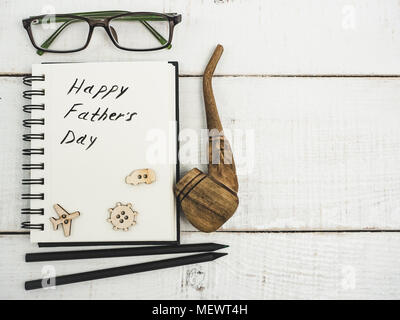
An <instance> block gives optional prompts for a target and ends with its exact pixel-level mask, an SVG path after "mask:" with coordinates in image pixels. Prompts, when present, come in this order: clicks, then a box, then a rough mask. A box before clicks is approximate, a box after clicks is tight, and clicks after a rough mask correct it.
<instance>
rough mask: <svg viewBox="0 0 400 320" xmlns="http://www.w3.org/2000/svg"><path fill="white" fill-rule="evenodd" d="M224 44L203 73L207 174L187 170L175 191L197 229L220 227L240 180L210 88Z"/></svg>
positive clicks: (231, 207)
mask: <svg viewBox="0 0 400 320" xmlns="http://www.w3.org/2000/svg"><path fill="white" fill-rule="evenodd" d="M223 50H224V48H223V47H222V46H221V45H217V47H216V48H215V51H214V53H213V55H212V57H211V59H210V61H209V62H208V65H207V67H206V69H205V71H204V75H203V94H204V105H205V110H206V117H207V128H208V130H209V144H208V156H209V158H208V159H209V160H208V161H209V164H208V174H205V173H203V172H201V171H200V170H199V169H196V168H194V169H192V170H190V171H189V172H188V173H187V174H186V175H185V176H183V177H182V179H180V180H179V182H178V183H177V184H176V188H175V195H176V196H177V198H178V201H180V204H181V208H182V210H183V212H184V213H185V215H186V217H187V219H188V220H189V221H190V222H191V223H192V224H193V225H194V226H195V227H196V228H197V229H199V230H200V231H204V232H213V231H215V230H217V229H218V228H219V227H221V226H222V225H223V224H224V223H225V222H226V221H227V220H228V219H229V218H230V217H231V216H232V215H233V214H234V213H235V211H236V209H237V207H238V205H239V198H238V196H237V192H238V189H239V184H238V180H237V176H236V168H235V162H234V160H233V155H232V150H231V147H230V145H229V142H228V140H227V139H225V137H224V133H223V128H222V124H221V121H220V119H219V115H218V110H217V105H216V103H215V98H214V94H213V89H212V83H211V82H212V76H213V74H214V70H215V67H216V66H217V63H218V61H219V58H220V57H221V55H222V52H223Z"/></svg>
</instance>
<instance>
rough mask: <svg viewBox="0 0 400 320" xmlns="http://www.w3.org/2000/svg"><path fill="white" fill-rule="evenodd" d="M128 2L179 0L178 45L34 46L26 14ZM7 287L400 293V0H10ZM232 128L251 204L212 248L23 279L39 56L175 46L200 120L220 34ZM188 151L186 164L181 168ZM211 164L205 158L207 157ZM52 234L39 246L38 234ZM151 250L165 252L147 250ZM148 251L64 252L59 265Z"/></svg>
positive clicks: (6, 39) (206, 237)
mask: <svg viewBox="0 0 400 320" xmlns="http://www.w3.org/2000/svg"><path fill="white" fill-rule="evenodd" d="M54 9H55V10H56V12H58V13H68V12H79V11H95V10H106V9H125V10H131V11H142V10H144V11H156V12H179V13H181V14H182V16H183V22H182V24H180V25H178V26H177V28H176V29H175V34H174V41H173V49H172V50H165V51H162V52H152V53H132V52H124V51H121V50H118V49H116V48H115V47H114V46H113V45H112V44H111V42H110V41H109V39H108V38H107V36H106V35H105V34H104V32H103V31H102V30H96V31H95V34H94V36H93V39H92V42H91V44H90V46H89V48H87V49H86V50H85V51H82V52H79V53H75V54H67V55H61V54H58V55H57V54H46V55H44V56H43V57H39V56H37V55H36V54H35V51H34V50H33V48H32V46H31V44H30V42H29V40H28V38H27V35H26V32H25V30H24V29H23V28H22V24H21V19H22V18H25V17H28V16H29V15H35V14H41V13H46V12H51V11H52V10H54ZM0 18H1V21H2V24H1V26H0V41H1V43H2V44H1V47H0V98H1V100H0V110H1V125H0V233H1V235H0V298H3V299H4V298H23V299H39V298H44V299H47V298H51V299H72V298H89V299H95V298H104V299H128V298H129V299H144V298H146V299H157V298H159V299H188V298H190V299H222V298H228V299H229V298H238V299H245V298H255V299H280V298H284V299H286V298H296V299H303V298H314V299H320V298H334V299H338V298H344V299H347V298H385V299H386V298H400V126H399V124H400V4H399V2H398V1H395V0H358V1H342V0H330V1H320V0H298V1H282V0H247V1H244V0H221V1H218V0H215V1H214V0H205V1H197V0H186V1H183V0H181V1H178V0H171V1H167V0H165V1H161V0H157V1H151V2H149V1H145V0H142V1H127V0H126V1H124V0H113V1H107V2H99V1H78V0H71V1H68V2H65V1H64V2H62V1H53V0H39V1H22V0H15V1H6V0H0ZM217 43H221V44H223V45H224V47H225V52H224V55H223V57H222V59H221V61H220V64H219V65H218V68H217V74H218V75H219V76H218V77H216V78H215V79H214V88H215V95H216V98H217V101H218V106H219V108H220V113H221V116H222V121H223V124H224V126H225V128H226V129H241V130H249V129H253V130H254V133H255V148H256V149H255V152H254V153H253V156H252V157H250V158H244V159H241V160H239V159H237V161H238V162H239V165H238V166H239V167H240V177H239V179H240V181H239V183H240V200H241V204H240V207H239V209H238V211H237V213H236V214H235V216H234V217H233V218H232V219H231V220H230V221H229V222H228V223H227V224H226V225H224V227H223V228H222V229H221V230H220V231H218V232H216V233H212V234H203V233H200V232H197V231H195V229H194V228H193V227H191V226H190V225H189V223H188V222H187V221H185V219H184V218H182V242H183V243H189V242H208V241H210V242H220V243H226V244H229V245H230V248H229V249H228V250H227V251H228V252H229V255H228V256H227V257H224V258H222V259H219V260H218V261H216V262H214V263H208V264H200V265H194V266H186V267H181V268H177V269H171V270H162V271H158V272H152V273H147V274H137V275H129V276H124V277H119V278H113V279H105V280H99V281H94V282H87V283H81V284H76V285H70V286H64V287H59V288H57V289H55V290H37V291H34V292H25V291H24V289H23V282H24V281H25V280H27V279H34V278H39V277H40V276H41V272H42V270H43V269H42V268H43V267H46V265H45V264H40V263H39V264H26V263H25V262H24V261H23V258H24V254H25V253H26V252H28V251H38V250H39V249H38V248H36V247H35V246H33V245H31V244H30V243H29V239H28V235H26V234H23V233H21V229H20V228H19V225H20V223H21V221H22V219H23V218H22V217H21V216H20V213H19V211H20V208H21V207H22V206H24V205H26V204H25V203H24V202H23V201H21V200H20V194H21V192H22V191H23V188H22V186H21V185H20V180H21V176H22V172H21V170H20V167H21V163H22V156H21V149H22V147H23V144H22V141H21V134H22V132H23V129H22V126H21V121H22V119H23V117H24V114H23V112H22V110H21V106H22V104H23V102H24V101H23V98H22V96H21V93H22V91H23V89H24V87H23V85H22V76H23V75H24V74H26V73H29V72H30V66H31V64H32V63H38V62H43V61H125V60H145V59H146V60H156V59H157V60H166V59H173V60H178V61H179V62H180V74H181V78H180V86H181V87H180V92H181V96H180V100H181V129H183V128H185V127H188V128H204V127H205V119H204V111H203V102H202V94H201V78H200V77H199V76H200V75H201V73H202V70H203V69H204V66H205V64H206V62H207V60H208V58H209V56H210V54H211V53H212V51H213V49H214V47H215V45H216V44H217ZM190 167H191V166H188V165H187V166H186V165H185V166H183V167H182V171H183V172H186V171H187V170H189V169H190ZM201 169H204V167H201ZM42 250H43V249H42ZM151 259H154V257H151ZM146 260H148V258H145V257H143V258H115V259H109V260H104V261H103V260H91V261H71V262H68V263H65V262H59V263H54V264H52V266H54V267H55V268H56V271H57V273H58V274H63V273H72V272H78V271H82V270H92V269H98V268H101V267H110V266H117V265H124V264H130V263H135V262H137V261H146Z"/></svg>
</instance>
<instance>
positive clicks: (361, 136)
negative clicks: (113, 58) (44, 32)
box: [0, 77, 400, 231]
mask: <svg viewBox="0 0 400 320" xmlns="http://www.w3.org/2000/svg"><path fill="white" fill-rule="evenodd" d="M21 80H22V79H21V78H10V77H0V97H1V98H2V99H1V100H0V108H1V110H3V111H4V112H3V114H2V126H0V132H1V137H2V138H1V139H0V150H2V151H3V152H1V153H0V167H1V170H0V181H6V183H2V184H1V186H0V188H1V193H0V210H1V212H2V214H1V215H0V231H17V230H19V225H20V222H21V217H20V216H21V215H20V213H19V210H20V208H21V207H22V206H24V205H27V204H26V203H23V202H21V200H19V196H20V193H21V192H22V191H23V190H22V188H23V187H22V186H21V185H20V179H21V177H22V173H21V169H20V168H21V164H22V155H21V152H20V150H21V148H22V147H23V143H22V139H21V134H22V131H23V130H22V126H21V122H22V119H23V117H24V113H23V112H22V110H21V106H22V104H23V103H24V101H23V98H22V96H21V92H22V90H23V89H24V86H23V85H22V81H21ZM213 85H214V91H215V95H216V97H217V103H218V106H219V112H220V115H221V121H222V123H223V126H224V128H225V131H226V134H227V135H229V131H231V134H230V135H232V137H229V141H231V144H232V148H233V150H234V156H235V161H236V166H237V170H238V176H239V185H240V186H241V187H240V190H239V199H240V206H239V208H238V210H237V212H236V214H235V215H234V216H233V217H232V218H231V219H230V220H229V221H228V222H227V223H226V224H225V225H224V227H223V228H224V229H225V230H349V229H352V230H357V229H364V230H368V229H391V230H399V229H400V147H399V146H400V126H399V119H400V109H399V107H398V101H400V79H393V78H361V79H359V78H216V79H214V83H213ZM180 92H181V112H180V113H181V115H180V118H181V132H182V138H183V139H184V137H185V135H190V132H188V130H187V129H188V128H189V129H197V130H199V129H201V128H205V127H206V124H205V115H204V106H203V101H202V94H201V79H200V78H181V88H180ZM240 133H246V134H247V136H246V139H248V140H247V142H248V149H247V148H245V147H243V140H245V139H243V137H242V138H241V137H240V135H239V134H240ZM256 145H258V146H259V147H258V148H257V150H256V151H255V149H252V148H253V147H255V146H256ZM181 147H182V148H184V147H185V142H182V144H181ZM206 154H207V148H206V146H205V145H204V144H203V143H201V142H199V143H198V149H197V150H194V152H192V154H191V155H190V156H186V157H183V158H182V157H181V161H183V162H184V163H183V164H182V166H181V170H182V172H181V173H182V176H183V175H184V174H185V173H186V172H187V171H189V170H190V169H191V168H193V167H198V168H200V169H201V170H202V171H206V169H207V166H206V164H199V163H200V162H201V159H202V158H201V157H202V156H204V155H206ZM24 188H25V187H24ZM25 191H26V190H25ZM182 229H183V230H193V229H192V227H191V226H189V224H188V223H187V222H186V221H185V220H184V221H183V223H182Z"/></svg>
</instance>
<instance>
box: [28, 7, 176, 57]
mask: <svg viewBox="0 0 400 320" xmlns="http://www.w3.org/2000/svg"><path fill="white" fill-rule="evenodd" d="M114 12H115V11H114ZM99 13H100V12H99ZM101 13H103V15H105V13H107V11H103V12H101ZM87 14H95V12H93V13H87ZM131 15H137V16H145V15H151V16H159V17H161V18H165V19H166V20H168V23H169V35H168V40H167V42H166V43H165V44H163V45H162V46H160V47H155V48H147V49H140V48H138V49H134V48H126V47H123V46H120V45H119V44H118V42H117V41H116V40H115V38H114V36H113V34H112V32H111V29H110V21H111V20H113V19H116V18H120V17H124V16H131ZM54 16H55V17H59V18H71V19H77V20H83V21H86V22H87V23H88V24H89V32H88V36H87V40H86V43H85V44H84V45H83V46H82V47H80V48H78V49H73V50H52V49H48V48H43V47H40V46H38V45H37V44H36V42H35V39H34V37H33V34H32V29H31V24H32V21H34V20H37V19H43V18H46V17H49V15H40V16H32V17H29V18H27V19H23V20H22V24H23V26H24V28H25V29H26V31H27V32H28V35H29V39H30V40H31V43H32V45H33V46H34V47H35V48H36V49H37V50H39V51H42V52H53V53H71V52H78V51H82V50H84V49H86V48H87V46H88V45H89V43H90V40H91V38H92V34H93V30H94V28H96V27H103V28H104V29H105V31H106V32H107V34H108V36H109V37H110V39H111V41H112V43H113V44H114V45H115V46H116V47H117V48H119V49H122V50H126V51H156V50H161V49H165V48H168V47H170V46H171V43H172V37H173V33H174V27H175V25H177V24H178V23H180V22H181V21H182V16H181V15H180V14H177V13H157V12H130V11H122V12H121V13H119V14H116V15H111V16H109V17H101V18H91V17H87V16H85V15H84V13H82V15H81V14H79V15H78V14H54Z"/></svg>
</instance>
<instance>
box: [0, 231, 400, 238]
mask: <svg viewBox="0 0 400 320" xmlns="http://www.w3.org/2000/svg"><path fill="white" fill-rule="evenodd" d="M215 232H218V233H400V230H387V229H377V230H220V231H215ZM181 233H193V234H194V233H201V231H197V230H192V231H190V230H187V231H181ZM22 235H29V231H2V232H0V236H22Z"/></svg>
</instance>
